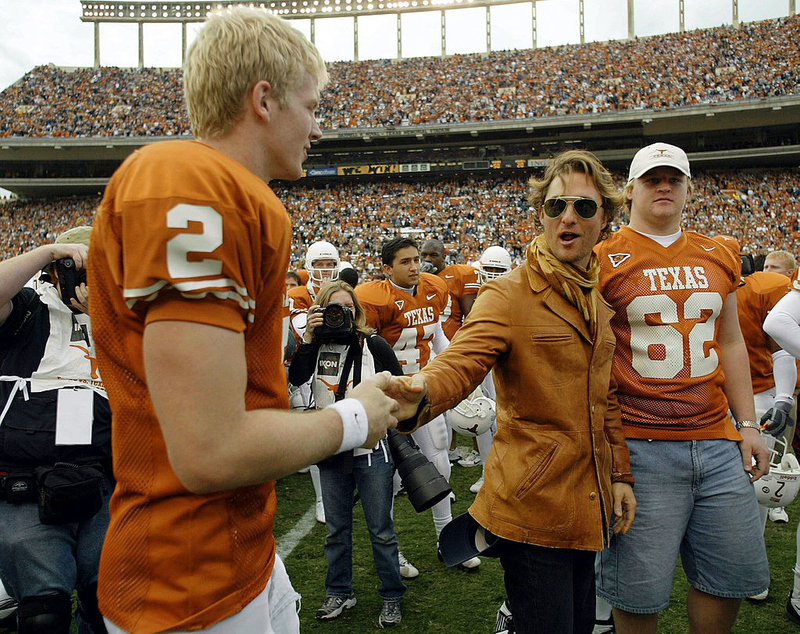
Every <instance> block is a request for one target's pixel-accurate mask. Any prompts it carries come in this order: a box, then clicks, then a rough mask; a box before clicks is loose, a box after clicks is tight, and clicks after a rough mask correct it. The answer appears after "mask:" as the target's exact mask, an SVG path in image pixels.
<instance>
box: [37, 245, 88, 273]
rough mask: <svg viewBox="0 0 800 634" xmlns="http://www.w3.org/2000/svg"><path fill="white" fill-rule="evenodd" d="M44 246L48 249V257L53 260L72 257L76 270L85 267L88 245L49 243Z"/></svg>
mask: <svg viewBox="0 0 800 634" xmlns="http://www.w3.org/2000/svg"><path fill="white" fill-rule="evenodd" d="M45 248H46V249H50V258H51V261H53V262H55V261H56V260H61V259H62V258H72V260H73V262H75V268H76V269H77V270H80V269H83V268H86V261H87V259H88V257H89V247H87V246H86V245H85V244H49V245H47V246H46V247H45Z"/></svg>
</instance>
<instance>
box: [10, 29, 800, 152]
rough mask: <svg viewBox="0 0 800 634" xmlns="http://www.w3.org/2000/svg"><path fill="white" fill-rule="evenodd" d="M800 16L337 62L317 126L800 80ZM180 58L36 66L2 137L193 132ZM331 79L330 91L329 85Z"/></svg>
mask: <svg viewBox="0 0 800 634" xmlns="http://www.w3.org/2000/svg"><path fill="white" fill-rule="evenodd" d="M799 40H800V16H792V17H788V18H783V19H779V20H768V21H762V22H754V23H748V24H743V25H741V26H740V27H739V28H733V27H730V26H724V27H717V28H711V29H701V30H696V31H691V32H686V33H675V34H668V35H660V36H654V37H649V38H645V39H638V38H637V39H634V40H631V41H610V42H596V43H590V44H585V45H569V46H559V47H552V48H539V49H533V50H515V51H506V52H493V53H489V54H475V55H453V56H450V57H428V58H412V59H404V60H399V61H395V60H370V61H361V62H340V63H334V64H331V65H330V75H331V81H330V84H329V86H330V87H329V88H328V90H327V91H326V92H325V93H324V94H323V97H322V103H321V106H320V109H319V118H320V121H321V126H322V127H323V129H324V128H353V127H379V126H397V125H419V124H441V123H458V122H474V121H494V120H503V119H523V118H531V117H543V116H560V115H570V114H586V113H604V112H614V111H625V110H632V109H663V108H675V107H681V106H690V105H697V104H708V103H717V102H726V101H732V100H741V99H760V98H765V97H778V96H785V95H793V94H798V92H800V75H799V74H798V69H799V68H800V48H798V46H797V42H798V41H799ZM181 83H182V74H181V71H180V70H177V69H173V70H165V69H152V68H142V69H133V70H123V69H119V68H98V69H92V68H81V69H75V70H66V69H60V68H56V67H54V66H39V67H36V68H34V69H33V70H32V71H30V72H29V73H27V74H26V75H25V76H24V77H23V78H22V79H21V80H20V81H18V82H16V83H15V84H14V85H12V86H11V87H9V88H7V89H6V90H5V91H3V92H2V93H0V137H12V136H30V137H41V136H53V137H58V136H172V135H181V134H188V133H189V124H188V119H187V117H186V112H185V109H184V106H183V101H182V96H181V90H180V87H181ZM334 91H335V94H334Z"/></svg>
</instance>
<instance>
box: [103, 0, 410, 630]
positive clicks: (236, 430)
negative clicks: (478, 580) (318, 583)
mask: <svg viewBox="0 0 800 634" xmlns="http://www.w3.org/2000/svg"><path fill="white" fill-rule="evenodd" d="M245 53H246V54H245ZM326 78H327V72H326V70H325V64H324V62H323V60H322V58H321V56H320V54H319V52H318V51H317V49H316V48H315V47H314V46H313V45H312V44H311V43H310V42H308V40H307V39H306V38H305V37H304V36H303V35H302V34H301V33H300V32H299V31H297V30H296V29H294V28H293V27H292V26H290V25H289V23H288V22H285V21H283V20H281V19H280V18H278V17H277V16H275V15H273V14H271V13H268V12H267V11H264V10H258V9H253V8H247V7H232V8H226V9H224V10H220V11H218V12H213V13H212V14H211V15H210V16H209V17H208V19H207V21H206V23H205V25H204V26H203V27H202V29H201V30H200V31H199V33H198V34H197V37H196V39H195V40H194V42H193V43H192V45H191V47H190V48H189V51H188V52H187V56H186V63H185V68H184V73H183V85H184V92H185V98H186V103H187V107H188V112H189V118H190V121H191V124H192V132H193V134H194V137H195V139H196V140H195V141H167V142H164V143H156V144H153V145H149V146H147V147H145V148H143V149H141V150H138V151H137V152H135V153H134V154H132V155H131V156H130V157H128V159H127V160H126V161H125V162H124V163H123V164H122V166H121V167H120V168H119V169H118V170H117V171H116V173H115V174H114V175H113V176H112V178H111V180H110V181H109V183H108V185H107V187H106V189H105V195H104V197H103V201H102V202H101V204H100V208H99V210H98V213H97V216H96V219H95V225H94V231H93V236H92V241H91V246H90V255H89V258H90V261H91V262H92V266H91V268H90V269H89V271H88V274H89V286H90V287H91V288H92V303H91V317H92V323H93V325H94V334H95V342H96V347H97V352H98V355H97V356H98V361H99V365H100V369H101V372H102V374H103V379H104V381H105V386H106V388H107V390H108V395H109V402H110V404H111V408H112V411H113V420H112V444H113V447H112V453H113V461H114V465H113V466H114V475H115V477H116V479H117V486H116V488H115V489H114V493H113V495H112V499H111V503H110V509H111V522H110V525H109V529H108V532H107V534H106V539H105V543H104V545H103V552H102V556H101V561H100V578H99V590H98V596H99V604H100V610H101V612H102V613H103V616H104V617H105V621H106V626H107V627H108V630H109V632H111V633H112V634H119V633H120V632H137V633H145V632H166V631H188V630H193V631H194V630H206V631H209V632H214V633H215V634H218V633H222V632H236V633H237V634H238V633H240V632H241V633H243V634H250V633H253V634H263V633H264V632H270V631H273V630H275V631H279V632H282V633H283V632H298V631H299V620H298V617H297V609H296V607H297V606H296V601H297V599H298V598H299V596H298V595H297V593H296V592H295V591H294V589H293V588H292V586H291V583H290V581H289V577H288V575H287V574H286V570H285V568H284V566H283V564H282V562H281V559H280V557H279V556H278V555H277V553H276V547H275V538H274V535H273V531H272V527H273V521H274V517H275V509H276V495H275V482H274V481H275V480H276V479H277V478H280V477H283V476H286V475H288V474H290V473H294V472H295V471H297V470H298V469H299V468H300V467H302V466H303V465H307V464H311V463H314V462H318V461H320V460H322V459H323V458H326V457H327V456H330V455H332V454H335V453H339V452H342V451H348V450H350V449H353V448H355V447H358V446H365V447H373V446H375V443H376V442H377V441H378V439H379V438H382V437H383V436H384V435H385V434H386V430H387V427H393V426H395V425H396V419H395V418H394V416H393V415H392V411H395V410H396V408H397V403H396V402H394V401H393V400H392V399H390V398H389V397H387V396H386V395H385V393H384V392H383V389H382V388H385V387H387V386H388V383H389V376H388V375H384V374H377V375H375V376H374V377H372V378H370V379H367V380H366V381H364V382H362V383H361V384H360V385H358V386H357V387H356V388H354V389H353V391H352V392H351V393H350V394H349V395H348V398H345V399H344V400H341V401H339V402H338V403H335V404H333V405H331V406H330V407H328V408H325V409H323V410H319V411H315V412H310V413H306V414H298V413H294V412H290V411H286V410H287V408H288V406H289V402H288V397H287V387H286V375H285V371H284V366H283V353H284V345H285V342H286V328H288V324H287V323H286V321H285V319H284V312H283V311H284V305H285V298H286V287H285V272H286V270H287V267H288V264H289V254H290V249H291V220H290V219H289V216H288V214H287V213H286V210H285V208H284V207H283V205H282V204H281V203H280V201H279V200H278V198H277V197H276V196H275V194H274V192H273V191H272V189H270V187H269V185H268V183H269V182H270V181H271V180H273V179H281V180H295V179H297V178H300V176H302V173H303V161H304V160H305V158H306V156H307V153H308V150H309V148H310V147H311V143H312V142H313V141H316V140H317V139H319V138H320V137H321V132H320V129H319V125H318V123H317V121H316V118H315V111H316V107H317V105H318V102H319V94H320V90H321V88H322V87H323V86H324V85H325V83H326Z"/></svg>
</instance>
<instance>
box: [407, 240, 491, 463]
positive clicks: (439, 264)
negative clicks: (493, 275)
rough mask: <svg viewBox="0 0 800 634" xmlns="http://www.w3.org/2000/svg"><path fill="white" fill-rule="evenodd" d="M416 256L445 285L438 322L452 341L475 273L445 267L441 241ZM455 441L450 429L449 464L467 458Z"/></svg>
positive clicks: (468, 304)
mask: <svg viewBox="0 0 800 634" xmlns="http://www.w3.org/2000/svg"><path fill="white" fill-rule="evenodd" d="M419 255H420V259H421V260H422V263H421V265H420V266H421V270H422V271H424V272H425V273H433V274H434V275H437V276H439V277H440V278H442V279H443V280H444V282H445V284H447V291H448V292H449V294H450V299H449V301H448V302H447V306H446V307H445V309H444V310H443V311H442V314H441V315H440V316H439V320H440V321H441V322H442V330H443V331H444V334H445V335H446V336H447V338H448V339H449V340H451V341H452V339H453V337H454V336H455V334H456V332H458V329H459V328H461V324H462V323H463V322H464V319H466V317H467V315H469V311H470V309H471V308H472V304H473V303H475V297H476V296H477V294H478V289H479V288H480V284H479V283H478V271H477V269H475V267H473V266H470V265H469V264H450V265H447V263H446V260H445V258H446V255H447V252H446V250H445V247H444V242H442V241H441V240H438V239H431V240H426V241H425V242H423V243H422V249H421V250H420V252H419ZM457 440H458V439H457V437H456V434H455V432H454V431H453V430H451V431H450V448H449V451H448V458H449V460H450V462H459V461H461V460H462V459H465V458H467V457H468V456H465V455H462V453H461V448H460V447H459V446H458V443H457ZM472 453H473V454H475V458H473V463H474V462H475V459H476V457H477V456H478V453H477V452H476V451H475V452H472ZM470 466H473V464H470Z"/></svg>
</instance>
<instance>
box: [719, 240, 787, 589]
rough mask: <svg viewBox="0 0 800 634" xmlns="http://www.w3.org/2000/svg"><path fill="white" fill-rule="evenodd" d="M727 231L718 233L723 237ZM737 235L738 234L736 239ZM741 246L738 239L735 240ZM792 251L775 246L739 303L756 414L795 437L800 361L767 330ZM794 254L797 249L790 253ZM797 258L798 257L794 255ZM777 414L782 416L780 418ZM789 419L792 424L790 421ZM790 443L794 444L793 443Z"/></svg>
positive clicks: (776, 514) (778, 518) (775, 512)
mask: <svg viewBox="0 0 800 634" xmlns="http://www.w3.org/2000/svg"><path fill="white" fill-rule="evenodd" d="M720 238H722V236H715V238H714V239H715V240H716V239H720ZM730 240H732V238H730ZM733 244H734V247H735V248H736V250H737V251H738V243H736V242H734V243H733ZM777 253H786V252H785V251H782V252H778V251H773V252H772V253H770V254H769V255H767V257H766V259H765V261H764V266H765V267H767V266H768V265H769V271H766V270H764V271H756V272H754V273H753V274H752V275H748V276H746V277H744V278H743V279H742V283H741V284H740V285H739V288H737V289H736V305H737V308H738V313H739V324H740V326H741V328H742V336H743V337H744V342H745V345H746V346H747V356H748V359H749V361H750V379H751V381H752V382H753V397H754V400H755V406H756V418H758V419H759V420H760V419H761V418H762V417H763V416H764V415H765V414H767V413H769V414H770V418H773V417H774V418H775V419H776V421H775V422H777V425H776V424H774V423H773V425H772V428H771V430H770V432H769V433H770V434H774V435H776V436H777V435H780V436H783V437H785V438H788V439H791V438H792V436H793V434H794V421H793V420H792V418H791V412H792V410H793V409H794V389H795V385H796V383H797V364H796V362H795V359H794V357H792V355H790V354H789V353H788V352H786V351H785V350H782V349H781V347H780V346H779V345H778V344H777V343H775V341H774V340H773V339H772V337H770V336H769V335H767V334H766V333H765V332H764V326H763V325H764V320H765V319H766V317H767V314H768V313H769V311H770V310H772V308H773V307H774V306H775V304H777V303H778V301H779V300H780V299H781V298H782V297H783V296H784V295H786V293H788V292H789V288H790V280H789V276H790V275H791V273H792V271H793V270H794V266H792V267H791V268H787V267H786V266H785V264H786V262H785V259H784V258H783V257H781V256H778V257H777V259H776V257H775V256H774V254H777ZM789 255H790V257H791V254H789ZM792 262H794V258H793V257H792ZM777 419H780V421H778V420H777ZM787 423H788V424H787ZM765 440H766V442H767V446H768V447H769V448H770V449H772V446H773V445H774V438H773V437H772V436H767V437H765ZM789 444H790V443H789ZM761 515H762V518H761V519H762V521H763V523H766V520H767V516H769V518H770V519H771V520H772V521H773V522H780V523H786V522H788V521H789V516H788V514H787V513H786V510H785V509H784V507H782V506H776V507H771V508H769V509H767V507H764V506H762V507H761ZM750 598H751V599H754V600H756V601H758V600H764V599H766V598H767V595H766V594H763V595H759V596H756V597H750Z"/></svg>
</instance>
